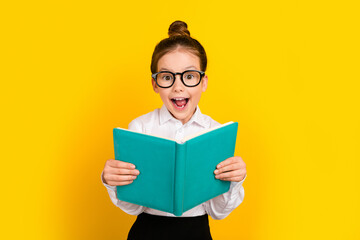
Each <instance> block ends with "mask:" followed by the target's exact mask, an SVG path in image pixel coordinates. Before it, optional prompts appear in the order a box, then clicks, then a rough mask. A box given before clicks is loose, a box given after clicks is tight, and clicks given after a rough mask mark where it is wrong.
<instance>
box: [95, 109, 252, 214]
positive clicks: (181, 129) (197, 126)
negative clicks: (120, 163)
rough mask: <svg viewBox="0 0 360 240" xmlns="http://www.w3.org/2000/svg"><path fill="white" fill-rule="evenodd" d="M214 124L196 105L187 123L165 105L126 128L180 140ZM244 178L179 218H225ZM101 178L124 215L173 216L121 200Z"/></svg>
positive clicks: (241, 196)
mask: <svg viewBox="0 0 360 240" xmlns="http://www.w3.org/2000/svg"><path fill="white" fill-rule="evenodd" d="M218 125H220V123H218V122H216V121H214V120H213V119H212V118H211V117H209V116H207V115H204V114H202V113H201V112H200V109H199V106H197V108H196V111H195V113H194V115H193V116H192V118H191V119H190V120H189V121H188V122H187V123H185V124H182V122H181V121H179V120H177V119H176V118H174V117H173V116H172V115H171V114H170V112H169V111H168V110H167V108H166V106H165V105H163V106H162V107H161V108H160V109H155V110H154V111H152V112H149V113H147V114H145V115H142V116H140V117H138V118H136V119H134V120H133V121H131V122H130V124H129V130H132V131H136V132H140V133H146V134H150V135H156V136H161V137H166V138H172V139H175V140H180V139H182V138H184V137H186V136H188V135H190V134H194V133H197V132H199V131H202V130H204V129H208V128H212V127H215V126H218ZM224 160H225V159H224ZM140 174H141V173H140ZM245 178H246V177H245ZM245 178H244V179H243V180H242V181H241V182H231V183H230V189H229V191H228V192H226V193H224V194H221V195H219V196H217V197H215V198H213V199H210V200H208V201H206V202H204V203H202V204H200V205H198V206H196V207H194V208H192V209H190V210H188V211H186V212H184V213H183V215H182V216H181V217H190V216H200V215H204V214H205V213H207V214H208V215H210V216H211V217H212V218H213V219H223V218H225V217H226V216H228V215H229V214H230V213H231V212H232V210H234V209H235V208H236V207H237V206H239V205H240V203H241V202H242V201H243V199H244V194H245V193H244V188H243V186H242V183H243V182H244V180H245ZM101 181H102V182H103V184H104V185H105V187H106V188H107V191H108V193H109V196H110V199H111V201H112V202H113V203H114V204H115V205H116V206H117V207H119V208H120V209H122V210H123V211H124V212H126V213H128V214H131V215H139V214H140V213H142V212H145V213H149V214H153V215H161V216H171V217H175V215H173V214H171V213H167V212H163V211H160V210H156V209H152V208H148V207H143V206H140V205H137V204H133V203H128V202H124V201H121V200H119V199H118V198H117V197H116V186H110V185H108V184H106V183H105V182H104V179H103V173H101ZM135 181H136V180H135Z"/></svg>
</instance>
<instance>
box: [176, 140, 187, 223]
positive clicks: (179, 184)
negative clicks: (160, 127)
mask: <svg viewBox="0 0 360 240" xmlns="http://www.w3.org/2000/svg"><path fill="white" fill-rule="evenodd" d="M185 158H186V142H185V143H181V144H180V143H176V156H175V191H174V215H175V216H181V215H182V214H183V205H184V186H185V167H186V166H185V164H186V161H185V160H186V159H185Z"/></svg>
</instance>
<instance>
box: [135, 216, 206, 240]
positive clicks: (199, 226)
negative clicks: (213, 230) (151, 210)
mask: <svg viewBox="0 0 360 240" xmlns="http://www.w3.org/2000/svg"><path fill="white" fill-rule="evenodd" d="M144 239H146V240H151V239H156V240H162V239H166V240H173V239H186V240H190V239H197V240H212V238H211V234H210V227H209V219H208V215H207V214H205V215H202V216H196V217H165V216H157V215H151V214H147V213H141V214H140V215H138V216H137V218H136V221H135V222H134V224H133V226H132V227H131V229H130V231H129V235H128V240H144Z"/></svg>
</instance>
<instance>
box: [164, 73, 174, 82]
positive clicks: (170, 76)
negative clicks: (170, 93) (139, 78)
mask: <svg viewBox="0 0 360 240" xmlns="http://www.w3.org/2000/svg"><path fill="white" fill-rule="evenodd" d="M172 78H173V77H172V75H170V74H164V75H163V76H161V79H162V80H165V81H171V80H172Z"/></svg>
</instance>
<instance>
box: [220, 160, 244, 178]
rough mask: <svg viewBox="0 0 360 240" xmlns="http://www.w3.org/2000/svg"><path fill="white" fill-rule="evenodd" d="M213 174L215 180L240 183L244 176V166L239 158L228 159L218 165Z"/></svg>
mask: <svg viewBox="0 0 360 240" xmlns="http://www.w3.org/2000/svg"><path fill="white" fill-rule="evenodd" d="M214 173H215V178H217V179H220V180H223V181H233V182H240V181H242V180H243V179H244V177H245V176H246V164H245V162H244V161H243V160H242V158H241V157H230V158H228V159H226V160H224V161H222V162H221V163H219V164H218V165H217V167H216V170H215V171H214Z"/></svg>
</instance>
